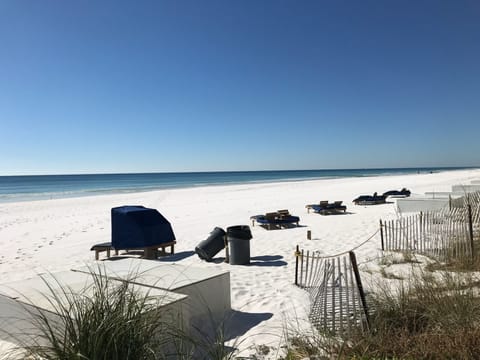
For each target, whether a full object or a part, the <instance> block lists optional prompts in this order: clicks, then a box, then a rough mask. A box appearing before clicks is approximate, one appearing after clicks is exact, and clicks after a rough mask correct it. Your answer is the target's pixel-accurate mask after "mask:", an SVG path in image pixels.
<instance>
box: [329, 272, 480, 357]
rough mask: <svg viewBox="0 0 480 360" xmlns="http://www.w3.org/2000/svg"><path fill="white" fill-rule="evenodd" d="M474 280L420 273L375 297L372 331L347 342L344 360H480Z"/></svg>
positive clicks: (479, 304)
mask: <svg viewBox="0 0 480 360" xmlns="http://www.w3.org/2000/svg"><path fill="white" fill-rule="evenodd" d="M477 285H478V282H477V281H476V280H475V279H474V278H473V277H472V276H465V274H463V276H459V275H457V274H452V273H450V272H443V273H441V274H439V276H432V275H431V274H426V273H424V274H422V275H416V276H413V277H412V279H410V280H408V281H404V282H402V283H401V284H400V285H398V287H397V288H395V289H391V288H387V287H385V288H382V289H381V291H377V292H376V293H375V294H374V295H373V296H372V298H371V301H372V309H374V311H373V312H372V316H371V319H370V321H371V331H370V332H369V333H368V334H366V335H365V334H364V335H361V336H360V335H358V336H357V337H355V338H351V339H347V341H343V342H342V343H341V345H338V346H337V349H336V352H337V353H336V355H338V356H339V357H343V358H381V359H383V358H398V359H418V358H423V359H426V358H429V359H437V358H442V359H475V358H480V354H479V353H478V349H479V348H480V298H479V296H478V288H477Z"/></svg>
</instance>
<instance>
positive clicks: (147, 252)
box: [90, 241, 177, 260]
mask: <svg viewBox="0 0 480 360" xmlns="http://www.w3.org/2000/svg"><path fill="white" fill-rule="evenodd" d="M176 243H177V242H176V241H171V242H167V243H163V244H158V245H154V246H148V247H142V248H129V249H121V250H127V251H128V250H143V258H145V259H156V258H157V257H158V256H159V255H162V256H165V255H173V254H174V253H175V244H176ZM169 246H170V253H167V252H166V251H165V248H167V247H169ZM159 249H161V251H159ZM90 250H92V251H95V260H98V259H99V257H100V256H99V254H100V253H101V252H104V251H106V252H107V258H109V257H110V251H112V250H113V251H115V255H118V250H120V249H115V248H114V247H113V246H112V243H111V242H106V243H101V244H96V245H93V246H92V248H91V249H90Z"/></svg>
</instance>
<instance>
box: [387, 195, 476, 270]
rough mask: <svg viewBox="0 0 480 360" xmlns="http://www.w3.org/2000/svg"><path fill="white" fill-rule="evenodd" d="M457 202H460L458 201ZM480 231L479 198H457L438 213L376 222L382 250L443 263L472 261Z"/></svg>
mask: <svg viewBox="0 0 480 360" xmlns="http://www.w3.org/2000/svg"><path fill="white" fill-rule="evenodd" d="M460 200H461V201H460ZM479 231H480V196H479V195H478V193H475V194H470V195H469V196H468V197H465V198H461V199H459V201H457V202H456V203H455V204H454V205H452V206H449V207H448V208H445V209H442V210H441V211H430V212H420V213H418V214H415V215H411V216H407V217H402V218H399V219H395V220H387V221H385V220H380V238H381V246H382V250H388V251H411V252H415V253H418V254H423V255H427V256H430V257H434V258H436V259H439V260H442V261H443V260H446V259H451V258H460V257H473V256H474V255H475V252H476V251H478V250H480V249H476V247H478V245H477V243H478V240H479V238H478V234H479Z"/></svg>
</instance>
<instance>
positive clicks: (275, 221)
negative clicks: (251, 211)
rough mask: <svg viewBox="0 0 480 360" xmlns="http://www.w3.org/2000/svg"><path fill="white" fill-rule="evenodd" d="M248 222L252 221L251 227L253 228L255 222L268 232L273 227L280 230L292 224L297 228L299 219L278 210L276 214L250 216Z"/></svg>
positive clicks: (286, 211)
mask: <svg viewBox="0 0 480 360" xmlns="http://www.w3.org/2000/svg"><path fill="white" fill-rule="evenodd" d="M250 220H252V226H255V222H257V223H258V224H260V225H262V226H264V227H266V228H267V229H268V230H271V229H273V228H274V227H277V228H281V227H286V226H289V225H292V224H295V225H296V226H298V223H299V221H300V218H299V217H298V216H294V215H291V214H290V212H289V211H288V210H278V211H276V212H269V213H266V214H265V215H254V216H250Z"/></svg>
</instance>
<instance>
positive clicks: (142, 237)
mask: <svg viewBox="0 0 480 360" xmlns="http://www.w3.org/2000/svg"><path fill="white" fill-rule="evenodd" d="M111 223H112V242H111V243H102V244H97V245H94V246H93V247H92V248H91V250H95V257H96V259H97V260H98V254H99V252H102V251H107V256H109V255H110V250H115V252H116V254H118V250H143V251H144V254H143V257H144V258H148V259H153V258H157V257H158V249H160V248H161V249H162V252H163V253H165V248H166V247H168V246H170V252H171V253H172V254H173V253H174V245H175V243H176V241H175V234H174V233H173V229H172V226H171V225H170V223H169V222H168V220H167V219H165V217H163V216H162V214H160V213H159V212H158V211H157V210H156V209H149V208H146V207H144V206H140V205H129V206H120V207H114V208H112V210H111Z"/></svg>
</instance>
